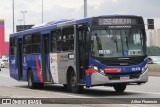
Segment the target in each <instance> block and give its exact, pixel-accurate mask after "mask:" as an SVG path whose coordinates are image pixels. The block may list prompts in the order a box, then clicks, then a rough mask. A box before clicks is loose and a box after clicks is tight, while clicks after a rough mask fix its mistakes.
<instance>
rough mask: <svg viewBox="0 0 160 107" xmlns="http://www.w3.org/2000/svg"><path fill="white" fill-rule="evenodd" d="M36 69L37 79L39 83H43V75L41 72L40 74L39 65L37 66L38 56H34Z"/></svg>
mask: <svg viewBox="0 0 160 107" xmlns="http://www.w3.org/2000/svg"><path fill="white" fill-rule="evenodd" d="M36 69H37V73H38V77H39V80H40V82H41V83H43V77H42V74H41V71H40V66H39V63H38V57H36Z"/></svg>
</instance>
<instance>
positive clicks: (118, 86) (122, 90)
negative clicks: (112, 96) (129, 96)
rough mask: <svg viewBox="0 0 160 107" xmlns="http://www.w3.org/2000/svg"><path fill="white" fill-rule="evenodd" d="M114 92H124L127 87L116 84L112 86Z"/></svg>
mask: <svg viewBox="0 0 160 107" xmlns="http://www.w3.org/2000/svg"><path fill="white" fill-rule="evenodd" d="M113 87H114V89H115V91H116V92H124V90H125V89H126V87H127V84H125V83H123V84H116V85H114V86H113Z"/></svg>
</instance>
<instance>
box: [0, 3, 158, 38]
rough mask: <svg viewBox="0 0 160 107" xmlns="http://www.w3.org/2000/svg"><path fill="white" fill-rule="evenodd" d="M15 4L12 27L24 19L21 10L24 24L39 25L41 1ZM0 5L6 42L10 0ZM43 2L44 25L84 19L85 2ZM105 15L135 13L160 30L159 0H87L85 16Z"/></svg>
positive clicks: (9, 26) (10, 27) (10, 25)
mask: <svg viewBox="0 0 160 107" xmlns="http://www.w3.org/2000/svg"><path fill="white" fill-rule="evenodd" d="M14 1H15V25H19V24H20V22H19V21H18V20H19V19H23V15H22V13H21V11H22V10H26V11H27V13H26V14H25V16H26V17H25V18H26V20H25V22H26V24H41V23H42V18H41V16H42V0H14ZM0 2H1V6H0V19H4V20H5V36H6V37H5V38H6V41H8V35H9V34H10V33H12V32H13V29H12V23H13V22H12V0H0ZM43 2H44V22H50V21H54V20H60V19H77V18H83V11H84V10H83V2H84V0H43ZM108 14H134V15H141V16H143V17H144V18H145V19H147V18H156V28H160V27H159V26H160V0H88V16H98V15H108ZM22 23H23V22H22ZM158 25H159V26H158Z"/></svg>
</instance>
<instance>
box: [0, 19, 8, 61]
mask: <svg viewBox="0 0 160 107" xmlns="http://www.w3.org/2000/svg"><path fill="white" fill-rule="evenodd" d="M4 26H5V24H4V20H3V19H0V58H1V57H2V56H4V55H8V54H9V42H5V38H4V37H5V27H4Z"/></svg>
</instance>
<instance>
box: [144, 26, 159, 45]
mask: <svg viewBox="0 0 160 107" xmlns="http://www.w3.org/2000/svg"><path fill="white" fill-rule="evenodd" d="M146 35H147V46H158V47H160V29H156V30H148V29H147V30H146Z"/></svg>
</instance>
